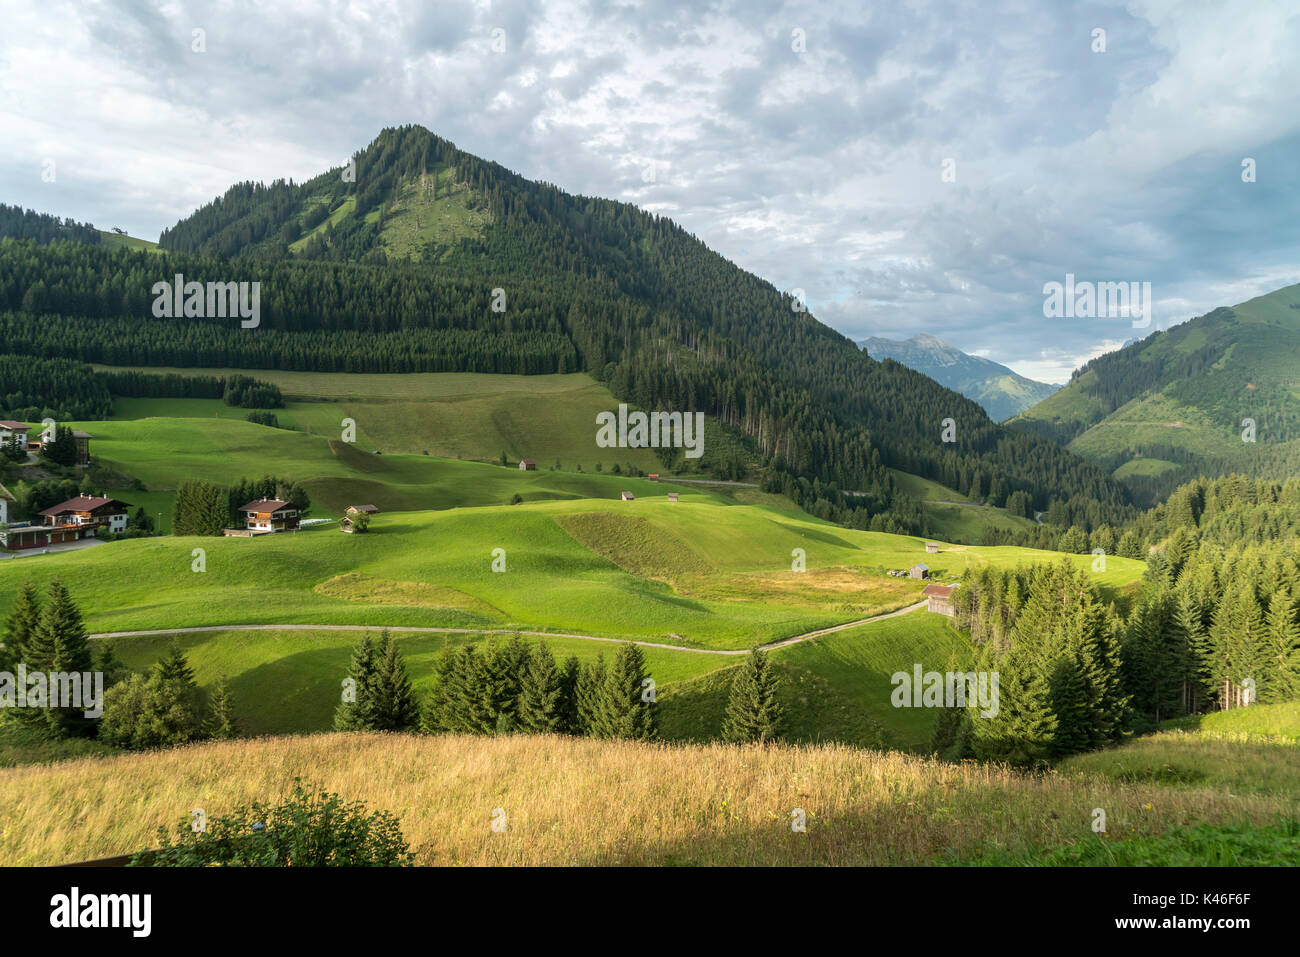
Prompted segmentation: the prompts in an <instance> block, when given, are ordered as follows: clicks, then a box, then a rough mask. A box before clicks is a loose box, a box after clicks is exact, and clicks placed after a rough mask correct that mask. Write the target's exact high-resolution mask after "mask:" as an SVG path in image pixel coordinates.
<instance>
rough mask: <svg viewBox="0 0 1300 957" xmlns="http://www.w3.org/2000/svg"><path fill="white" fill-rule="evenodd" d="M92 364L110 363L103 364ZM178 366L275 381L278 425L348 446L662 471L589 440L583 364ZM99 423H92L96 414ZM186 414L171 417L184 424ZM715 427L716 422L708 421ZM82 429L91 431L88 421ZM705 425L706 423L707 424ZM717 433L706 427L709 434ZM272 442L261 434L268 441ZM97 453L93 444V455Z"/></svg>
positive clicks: (171, 412) (591, 402)
mask: <svg viewBox="0 0 1300 957" xmlns="http://www.w3.org/2000/svg"><path fill="white" fill-rule="evenodd" d="M97 368H101V369H109V368H111V367H108V366H99V367H97ZM141 371H147V372H153V373H167V372H175V373H178V374H180V375H218V376H227V375H231V374H245V375H252V376H255V377H256V378H258V379H262V380H264V381H267V382H271V383H273V384H274V385H277V386H279V388H280V390H281V392H282V393H283V395H284V397H285V408H283V409H276V410H274V411H275V415H276V417H277V419H278V420H279V422H280V424H281V425H282V426H286V427H288V428H292V429H296V430H298V431H300V432H302V433H305V434H307V435H310V436H314V437H319V438H322V439H334V440H338V439H340V438H341V437H342V432H343V420H344V419H352V420H353V421H354V422H355V423H356V446H357V448H359V449H364V450H365V451H367V452H372V451H373V450H375V449H378V450H380V451H381V452H384V453H386V454H391V453H394V452H400V453H410V454H414V455H426V454H427V455H431V456H440V457H443V458H450V459H466V460H473V461H480V462H483V461H498V459H499V456H500V455H501V453H502V452H505V453H506V455H507V457H508V458H509V459H510V460H511V462H512V464H514V463H517V462H518V460H519V459H521V458H529V459H533V460H534V461H536V462H537V465H538V468H541V469H545V468H549V467H550V466H553V465H555V463H556V462H559V463H560V465H561V466H562V468H563V469H565V470H568V471H574V470H576V469H577V467H578V466H581V467H582V469H583V471H584V472H595V470H596V466H597V464H599V465H600V466H601V468H602V470H606V471H607V470H609V469H611V468H613V466H614V465H615V464H618V465H619V466H620V467H621V468H624V469H626V468H627V467H628V466H629V465H632V466H635V467H637V468H639V469H641V470H642V471H643V472H662V471H663V469H662V467H661V465H660V462H659V458H658V456H657V455H656V454H655V452H654V450H653V449H602V448H598V447H597V445H596V414H597V413H598V412H604V411H613V410H617V408H618V401H617V400H616V399H615V398H614V397H613V396H612V395H610V393H609V390H608V389H606V388H605V387H604V386H603V385H601V384H599V383H597V382H596V381H595V380H594V379H592V378H591V377H590V376H587V375H585V374H582V373H573V374H570V375H533V376H515V375H495V374H487V373H468V372H467V373H450V372H447V373H443V372H428V373H411V374H403V375H382V374H354V373H320V372H281V371H278V370H274V369H170V368H150V369H142V370H141ZM113 413H114V418H115V419H143V418H146V417H152V416H156V417H172V418H177V419H182V420H193V419H214V418H218V417H219V418H221V419H223V420H226V419H237V420H242V419H245V418H247V416H248V410H246V409H236V408H231V407H230V406H227V405H225V404H223V403H222V402H221V401H220V400H219V399H131V398H117V399H114V401H113ZM95 424H96V425H98V423H95ZM191 425H193V423H192V422H185V421H183V422H179V423H176V425H175V427H177V428H185V427H189V426H191ZM713 428H714V429H716V426H714V427H713ZM88 431H92V430H90V429H88ZM711 431H712V430H711ZM717 438H718V436H716V435H712V434H708V433H706V444H705V448H706V452H707V450H708V448H709V440H716V439H717ZM278 441H280V440H279V439H272V438H269V437H268V438H267V439H266V443H267V444H268V445H270V444H273V443H275V442H278ZM98 453H99V450H98V448H96V454H98Z"/></svg>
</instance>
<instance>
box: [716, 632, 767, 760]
mask: <svg viewBox="0 0 1300 957" xmlns="http://www.w3.org/2000/svg"><path fill="white" fill-rule="evenodd" d="M778 686H779V680H778V678H777V676H776V673H775V672H774V671H773V669H772V663H771V662H770V661H769V660H768V657H767V655H766V654H765V653H764V652H762V651H760V650H759V649H757V648H753V649H751V650H750V652H749V655H748V656H747V657H746V658H745V663H744V664H742V665H741V666H740V668H739V669H738V670H737V672H736V676H735V678H734V679H733V680H732V682H731V696H730V699H729V700H728V702H727V715H726V720H725V722H724V723H723V728H722V736H723V737H724V738H726V739H727V740H728V741H735V742H738V743H743V742H750V741H753V742H757V743H759V744H765V743H767V742H768V741H774V740H776V739H777V738H778V737H779V736H780V730H781V716H782V709H781V705H780V702H778V701H777V700H776V694H777V688H778Z"/></svg>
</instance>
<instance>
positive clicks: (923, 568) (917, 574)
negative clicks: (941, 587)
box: [907, 562, 930, 578]
mask: <svg viewBox="0 0 1300 957" xmlns="http://www.w3.org/2000/svg"><path fill="white" fill-rule="evenodd" d="M907 577H908V578H929V577H930V566H929V565H926V564H924V563H923V562H917V563H916V564H915V565H913V566H912V567H911V568H909V569H908V570H907Z"/></svg>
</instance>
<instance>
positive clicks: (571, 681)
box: [560, 655, 582, 734]
mask: <svg viewBox="0 0 1300 957" xmlns="http://www.w3.org/2000/svg"><path fill="white" fill-rule="evenodd" d="M581 673H582V665H581V664H579V662H578V656H577V655H569V657H568V658H566V659H565V662H564V669H563V671H562V672H561V674H560V712H561V715H562V716H563V721H562V722H561V725H560V730H561V731H563V732H564V733H565V734H582V721H581V719H580V718H579V717H578V676H579V675H580V674H581Z"/></svg>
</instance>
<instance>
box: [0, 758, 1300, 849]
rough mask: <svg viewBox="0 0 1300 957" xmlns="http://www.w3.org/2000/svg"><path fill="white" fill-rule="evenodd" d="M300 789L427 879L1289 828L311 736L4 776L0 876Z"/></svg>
mask: <svg viewBox="0 0 1300 957" xmlns="http://www.w3.org/2000/svg"><path fill="white" fill-rule="evenodd" d="M295 776H301V777H302V778H303V779H304V780H306V781H309V782H312V783H316V784H320V785H322V786H324V787H325V788H327V789H328V790H332V791H336V792H338V793H339V794H341V795H342V796H343V797H344V798H345V799H348V800H355V799H360V800H364V801H366V802H368V803H369V805H370V806H371V807H372V808H382V809H385V810H389V811H392V812H393V813H395V814H396V815H397V816H398V817H399V818H400V819H401V822H402V828H403V832H404V834H405V836H406V838H407V840H408V841H409V842H410V843H411V846H412V847H413V848H414V849H415V850H416V853H417V860H418V862H419V863H421V864H438V865H504V864H509V865H573V864H618V865H631V864H712V865H786V864H917V863H948V862H951V863H960V862H974V861H978V860H979V859H980V857H981V856H982V855H984V854H989V853H997V852H1001V851H1010V852H1013V853H1019V852H1021V851H1032V850H1033V849H1034V848H1035V847H1057V846H1061V845H1066V844H1070V843H1073V842H1081V841H1098V840H1105V841H1114V840H1116V839H1119V838H1125V837H1137V836H1146V835H1155V834H1160V833H1163V832H1165V831H1167V830H1168V829H1170V828H1173V827H1177V826H1179V825H1183V824H1187V823H1190V822H1195V823H1216V822H1226V821H1242V820H1250V821H1252V822H1256V823H1259V824H1266V823H1268V822H1270V821H1274V820H1276V819H1277V818H1278V817H1279V816H1283V815H1287V814H1289V813H1292V812H1293V810H1294V802H1293V800H1292V799H1291V798H1290V797H1288V796H1284V795H1269V794H1242V793H1232V792H1230V791H1227V790H1224V789H1221V788H1220V789H1215V788H1214V787H1199V786H1190V787H1189V786H1178V787H1169V786H1164V785H1162V784H1159V783H1145V782H1132V781H1122V780H1115V779H1114V778H1107V777H1105V776H1103V775H1096V776H1079V775H1058V774H1047V775H1039V776H1030V775H1022V774H1016V773H1013V772H1010V771H1007V770H1005V769H1002V768H998V767H990V766H983V765H974V764H970V765H961V766H954V765H945V764H942V763H937V762H934V761H930V760H926V759H923V758H917V757H910V756H906V755H902V754H898V753H884V752H873V751H863V750H857V749H853V748H848V747H844V746H835V745H825V746H810V747H786V746H778V747H769V748H766V749H764V748H758V747H746V748H738V747H731V746H725V745H705V746H667V745H645V744H637V743H632V742H617V741H616V742H608V741H593V740H588V739H573V738H538V737H528V736H511V737H500V738H481V737H458V736H447V737H423V736H413V735H374V734H371V735H344V734H322V735H310V736H292V737H282V738H263V739H253V740H242V741H237V742H231V743H218V744H202V745H195V746H191V747H187V748H180V749H176V750H171V751H161V752H154V753H143V754H131V755H124V756H120V757H111V758H86V759H78V760H73V761H66V762H61V763H58V764H53V765H44V766H28V767H19V768H10V769H5V770H0V864H3V865H48V864H58V863H62V862H71V861H78V860H88V859H93V858H98V857H105V856H110V855H117V854H124V853H128V852H131V851H135V850H138V849H141V848H144V847H148V846H153V845H154V844H155V840H156V838H155V833H156V829H157V827H158V826H159V825H164V824H165V825H167V826H168V827H174V826H175V824H176V823H178V822H179V821H181V820H183V819H186V818H187V817H188V815H189V813H190V811H191V810H192V809H194V808H203V809H204V810H205V811H206V813H207V814H208V816H209V817H212V816H214V815H217V814H221V813H224V812H226V811H228V810H230V809H232V808H233V807H234V806H236V805H238V804H241V803H245V802H248V801H251V800H253V799H271V798H275V797H279V796H281V795H283V794H285V793H287V792H288V791H289V790H290V789H291V786H292V781H293V778H294V777H295ZM1096 807H1101V808H1105V809H1106V812H1107V817H1108V831H1107V835H1106V836H1104V837H1101V838H1099V837H1097V836H1096V835H1094V834H1092V832H1091V831H1090V829H1089V822H1090V821H1091V813H1092V809H1093V808H1096ZM498 808H499V809H501V810H502V811H504V813H505V822H506V828H505V830H504V831H502V832H494V831H493V829H492V826H491V824H492V819H493V813H494V811H496V809H498ZM795 809H802V810H803V811H804V812H805V813H806V815H807V828H806V831H804V832H802V833H799V832H796V831H794V830H793V829H792V827H791V815H792V812H794V811H795Z"/></svg>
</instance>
